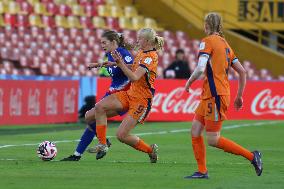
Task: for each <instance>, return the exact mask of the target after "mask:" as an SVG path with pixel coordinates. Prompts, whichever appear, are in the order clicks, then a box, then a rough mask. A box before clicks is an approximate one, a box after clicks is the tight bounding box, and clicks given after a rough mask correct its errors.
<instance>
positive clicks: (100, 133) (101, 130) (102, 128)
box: [96, 125, 107, 144]
mask: <svg viewBox="0 0 284 189" xmlns="http://www.w3.org/2000/svg"><path fill="white" fill-rule="evenodd" d="M106 130H107V127H106V125H97V127H96V132H97V138H98V140H99V142H100V143H101V144H106Z"/></svg>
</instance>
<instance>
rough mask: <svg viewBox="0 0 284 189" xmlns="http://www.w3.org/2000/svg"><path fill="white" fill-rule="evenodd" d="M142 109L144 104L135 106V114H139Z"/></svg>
mask: <svg viewBox="0 0 284 189" xmlns="http://www.w3.org/2000/svg"><path fill="white" fill-rule="evenodd" d="M143 110H144V106H143V105H139V107H138V108H137V110H136V111H135V112H134V114H135V115H138V114H141V112H142V111H143Z"/></svg>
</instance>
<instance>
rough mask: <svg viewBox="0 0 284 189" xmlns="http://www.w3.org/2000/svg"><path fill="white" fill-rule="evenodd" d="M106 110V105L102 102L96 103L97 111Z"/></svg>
mask: <svg viewBox="0 0 284 189" xmlns="http://www.w3.org/2000/svg"><path fill="white" fill-rule="evenodd" d="M104 111H105V107H104V105H103V104H102V103H100V102H99V103H97V104H96V105H95V112H96V113H101V112H104Z"/></svg>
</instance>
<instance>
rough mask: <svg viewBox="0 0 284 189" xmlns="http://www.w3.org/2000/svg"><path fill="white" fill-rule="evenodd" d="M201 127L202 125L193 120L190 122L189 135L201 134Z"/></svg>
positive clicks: (196, 135)
mask: <svg viewBox="0 0 284 189" xmlns="http://www.w3.org/2000/svg"><path fill="white" fill-rule="evenodd" d="M203 128H204V126H203V125H202V124H201V123H199V122H196V121H194V122H193V123H192V127H191V131H190V133H191V136H193V137H198V136H201V135H202V131H203Z"/></svg>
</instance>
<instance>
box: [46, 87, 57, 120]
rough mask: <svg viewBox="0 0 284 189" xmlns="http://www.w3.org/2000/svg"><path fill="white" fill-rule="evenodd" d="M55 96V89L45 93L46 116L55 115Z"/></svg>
mask: <svg viewBox="0 0 284 189" xmlns="http://www.w3.org/2000/svg"><path fill="white" fill-rule="evenodd" d="M57 96H58V91H57V90H56V89H47V92H46V115H56V114H57V113H58V112H57Z"/></svg>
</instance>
